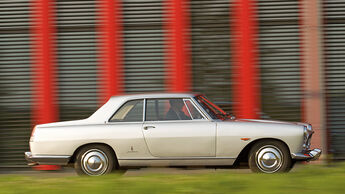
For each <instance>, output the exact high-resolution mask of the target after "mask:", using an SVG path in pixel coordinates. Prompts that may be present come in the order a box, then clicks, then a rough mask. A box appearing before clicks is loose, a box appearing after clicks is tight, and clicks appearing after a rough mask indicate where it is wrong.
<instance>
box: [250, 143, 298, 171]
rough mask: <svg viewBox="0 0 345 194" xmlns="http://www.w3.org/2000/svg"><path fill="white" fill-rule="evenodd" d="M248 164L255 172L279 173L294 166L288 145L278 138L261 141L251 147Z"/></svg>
mask: <svg viewBox="0 0 345 194" xmlns="http://www.w3.org/2000/svg"><path fill="white" fill-rule="evenodd" d="M248 158H249V159H248V164H249V167H250V169H251V170H252V171H253V172H257V173H279V172H288V171H289V170H290V169H291V168H292V166H293V165H292V159H291V156H290V152H289V149H288V148H287V146H286V145H285V144H284V143H282V142H280V141H276V140H263V141H259V142H257V143H256V144H254V146H253V147H252V148H251V150H250V152H249V156H248Z"/></svg>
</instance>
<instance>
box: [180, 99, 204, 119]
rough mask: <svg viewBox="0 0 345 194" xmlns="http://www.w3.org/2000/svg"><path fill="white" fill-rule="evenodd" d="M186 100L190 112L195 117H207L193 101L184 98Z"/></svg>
mask: <svg viewBox="0 0 345 194" xmlns="http://www.w3.org/2000/svg"><path fill="white" fill-rule="evenodd" d="M184 102H185V103H186V105H187V108H188V110H189V112H190V114H191V115H192V118H193V119H205V118H204V117H203V116H202V114H201V113H200V112H199V111H198V109H197V108H196V107H195V106H194V104H193V103H192V101H190V100H184Z"/></svg>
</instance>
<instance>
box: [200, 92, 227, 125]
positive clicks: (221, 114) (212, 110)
mask: <svg viewBox="0 0 345 194" xmlns="http://www.w3.org/2000/svg"><path fill="white" fill-rule="evenodd" d="M194 98H195V99H196V101H198V102H199V104H200V105H201V106H202V108H204V109H205V110H206V112H207V113H208V114H209V115H210V116H211V118H212V119H222V120H224V119H229V118H231V117H230V116H229V115H228V114H226V112H225V111H223V110H222V109H221V108H219V107H218V106H217V105H215V104H213V103H212V102H211V101H210V100H208V99H207V98H206V96H202V95H199V96H195V97H194Z"/></svg>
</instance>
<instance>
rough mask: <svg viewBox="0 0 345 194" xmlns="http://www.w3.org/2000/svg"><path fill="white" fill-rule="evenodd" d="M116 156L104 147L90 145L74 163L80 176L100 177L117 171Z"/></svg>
mask: <svg viewBox="0 0 345 194" xmlns="http://www.w3.org/2000/svg"><path fill="white" fill-rule="evenodd" d="M115 161H116V159H115V155H114V154H113V151H112V150H111V149H110V148H109V147H107V146H104V145H88V146H85V147H83V148H81V149H80V150H79V152H78V153H77V156H76V161H75V163H74V168H75V170H76V172H77V174H78V175H89V176H99V175H104V174H108V173H110V172H112V171H113V169H115V167H116V166H115Z"/></svg>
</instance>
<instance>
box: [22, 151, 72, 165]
mask: <svg viewBox="0 0 345 194" xmlns="http://www.w3.org/2000/svg"><path fill="white" fill-rule="evenodd" d="M70 158H71V157H70V156H47V155H39V156H33V155H32V153H31V152H25V159H26V161H28V165H29V166H35V165H38V164H47V165H67V164H68V162H69V160H70Z"/></svg>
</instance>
